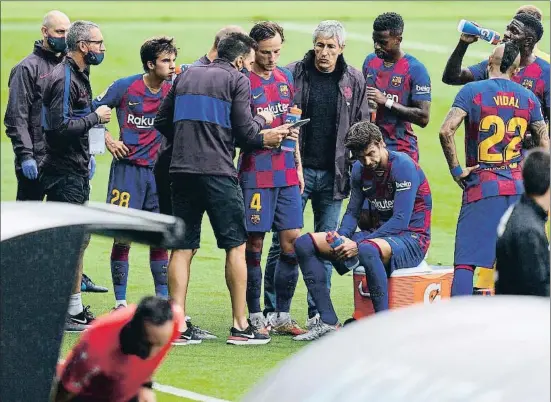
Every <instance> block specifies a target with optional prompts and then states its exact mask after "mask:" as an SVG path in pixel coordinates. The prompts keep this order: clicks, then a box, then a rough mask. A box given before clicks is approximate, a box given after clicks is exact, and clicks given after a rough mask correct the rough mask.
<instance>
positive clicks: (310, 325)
mask: <svg viewBox="0 0 551 402" xmlns="http://www.w3.org/2000/svg"><path fill="white" fill-rule="evenodd" d="M319 322H320V315H319V313H316V315H315V316H313V317H312V318H308V319H307V320H306V329H307V330H308V331H310V330H311V329H312V328H314V327H315V326H316V325H317V324H318V323H319Z"/></svg>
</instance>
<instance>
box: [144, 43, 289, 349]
mask: <svg viewBox="0 0 551 402" xmlns="http://www.w3.org/2000/svg"><path fill="white" fill-rule="evenodd" d="M255 49H256V42H255V41H254V40H253V39H251V38H250V37H249V36H247V35H245V34H242V33H232V34H229V35H227V36H226V37H225V38H224V39H222V40H221V41H220V43H219V45H218V58H217V59H215V60H214V61H213V62H212V63H211V64H209V65H198V66H190V67H189V68H188V69H187V70H186V72H185V74H181V75H179V76H178V77H177V78H176V80H175V83H174V85H173V87H172V89H171V90H170V92H169V93H168V95H167V97H166V98H165V100H164V101H163V104H162V105H161V108H160V110H159V112H158V114H157V117H156V119H155V128H156V129H157V130H159V131H160V132H161V134H163V135H164V136H165V137H167V139H168V140H169V141H172V142H173V144H174V145H173V151H172V161H171V164H170V170H169V171H170V179H171V182H172V209H173V214H174V215H175V216H178V217H180V218H182V220H183V221H184V224H185V233H184V237H183V241H182V245H181V246H180V249H179V250H174V251H173V254H172V257H171V259H170V265H169V267H168V281H169V290H170V296H171V298H173V299H174V301H175V302H176V303H178V304H179V305H180V306H181V307H182V308H183V309H184V311H185V299H186V290H187V283H188V279H189V269H190V264H191V259H192V258H193V254H194V252H195V251H196V250H197V249H198V248H199V243H200V234H201V220H202V217H203V214H204V212H205V211H206V212H207V215H208V216H209V219H210V222H211V224H212V227H213V230H214V234H215V236H216V240H217V244H218V247H219V248H222V249H225V250H226V281H227V284H228V288H229V291H230V295H231V299H232V312H233V325H234V327H233V328H232V329H231V334H230V338H228V343H233V344H249V345H251V344H265V343H268V342H269V340H270V338H269V337H268V336H265V335H262V334H259V333H258V332H257V331H256V329H255V328H254V327H252V326H250V325H249V324H248V323H247V318H246V303H245V296H246V287H247V268H246V263H245V241H246V239H247V231H246V228H245V206H244V203H243V194H242V192H241V188H240V187H239V185H238V183H237V171H236V169H235V166H234V163H233V155H234V154H235V143H236V142H237V143H238V144H241V145H243V144H247V145H249V146H256V147H258V148H261V147H264V146H278V145H279V143H280V142H281V139H282V138H283V135H281V133H283V132H285V133H288V132H289V129H288V126H283V127H279V128H277V129H273V130H270V131H272V132H273V131H275V132H280V133H279V134H277V135H275V137H272V136H271V133H270V134H261V130H262V128H263V126H265V125H269V124H271V123H272V120H273V115H272V114H271V113H270V112H260V113H258V114H257V115H256V116H255V117H253V116H252V114H251V107H250V91H251V88H250V82H249V80H248V78H247V77H246V76H245V75H244V74H242V73H241V72H240V71H241V70H242V69H243V68H245V69H247V70H248V71H250V70H251V66H252V63H253V62H254V54H255ZM181 330H182V331H183V333H182V338H181V340H180V343H186V342H190V343H191V342H195V340H194V339H193V331H191V328H187V326H186V325H183V327H182V328H181Z"/></svg>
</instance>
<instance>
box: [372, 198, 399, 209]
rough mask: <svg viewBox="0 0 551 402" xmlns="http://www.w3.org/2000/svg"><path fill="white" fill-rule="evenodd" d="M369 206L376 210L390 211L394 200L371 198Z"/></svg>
mask: <svg viewBox="0 0 551 402" xmlns="http://www.w3.org/2000/svg"><path fill="white" fill-rule="evenodd" d="M371 206H372V207H373V208H376V209H377V210H378V211H391V210H392V208H394V200H371Z"/></svg>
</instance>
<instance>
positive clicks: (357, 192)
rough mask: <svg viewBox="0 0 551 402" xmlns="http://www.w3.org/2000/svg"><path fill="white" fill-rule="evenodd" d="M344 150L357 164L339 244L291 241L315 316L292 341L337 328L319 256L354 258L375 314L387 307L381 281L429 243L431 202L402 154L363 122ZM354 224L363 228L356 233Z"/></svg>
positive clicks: (313, 238) (318, 239) (416, 258)
mask: <svg viewBox="0 0 551 402" xmlns="http://www.w3.org/2000/svg"><path fill="white" fill-rule="evenodd" d="M345 146H346V148H347V149H349V150H350V151H351V152H352V156H353V158H354V159H357V162H356V163H355V164H354V166H353V168H352V175H351V179H350V181H351V194H350V201H349V204H348V207H347V209H346V213H345V214H344V217H343V219H342V222H341V226H340V228H339V229H338V231H337V232H338V234H339V235H340V236H342V237H343V238H344V243H343V244H341V245H340V246H338V247H336V248H334V249H332V248H331V247H330V245H329V244H328V243H327V241H326V233H324V232H322V233H308V234H306V235H303V236H301V237H299V238H298V239H297V241H296V243H295V250H296V253H297V257H298V260H299V265H300V269H301V270H302V275H303V277H304V281H305V283H306V286H307V288H308V291H309V292H310V294H311V295H312V297H313V299H314V301H315V303H316V307H317V308H318V310H319V312H320V318H321V320H320V322H319V323H318V324H317V325H316V326H315V327H313V328H312V329H311V330H310V331H308V332H307V333H306V334H303V335H299V336H296V337H294V338H293V339H295V340H298V341H302V340H313V339H317V338H319V337H320V336H322V335H324V334H326V333H328V332H331V331H334V330H336V329H337V328H338V327H339V326H340V324H339V322H338V319H337V315H336V314H335V310H334V309H333V304H332V302H331V298H330V296H329V290H328V289H327V286H326V279H325V275H326V272H325V270H324V265H323V259H324V258H325V259H329V260H331V261H333V265H334V266H336V267H337V266H340V268H342V267H343V262H344V261H345V260H347V259H350V258H358V259H359V261H360V265H362V266H363V267H364V268H365V272H366V276H367V283H368V288H369V292H370V294H371V299H372V301H373V307H374V308H375V311H376V312H379V311H383V310H387V309H388V292H387V290H388V281H387V277H388V276H389V275H390V274H391V273H392V271H394V270H395V269H399V268H409V267H416V266H418V265H419V264H420V263H421V262H422V261H423V258H424V257H425V254H426V253H427V250H428V248H429V244H430V220H431V210H432V198H431V192H430V187H429V183H428V181H427V179H426V177H425V174H424V173H423V171H422V170H421V168H420V167H419V165H417V163H415V162H414V161H413V160H412V159H411V158H410V157H409V156H408V155H406V154H405V153H401V152H394V151H389V150H387V149H386V146H385V143H384V141H383V137H382V134H381V132H380V131H379V128H378V127H377V126H376V125H375V124H373V123H370V122H368V121H362V122H359V123H356V124H354V125H353V126H352V127H351V128H350V130H349V131H348V133H347V135H346V139H345ZM364 217H368V220H369V224H368V225H367V226H366V225H365V224H364V222H363V221H364ZM360 218H361V219H360ZM359 223H360V228H361V229H367V230H360V231H359V232H356V228H357V227H358V224H359Z"/></svg>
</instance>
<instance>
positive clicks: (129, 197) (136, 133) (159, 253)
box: [93, 37, 178, 307]
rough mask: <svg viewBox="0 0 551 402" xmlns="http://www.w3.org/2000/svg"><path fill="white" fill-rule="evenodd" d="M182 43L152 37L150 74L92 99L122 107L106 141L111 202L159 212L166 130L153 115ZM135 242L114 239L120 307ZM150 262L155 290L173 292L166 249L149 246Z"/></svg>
mask: <svg viewBox="0 0 551 402" xmlns="http://www.w3.org/2000/svg"><path fill="white" fill-rule="evenodd" d="M177 53H178V51H177V49H176V47H175V45H174V42H173V39H172V38H167V37H159V38H152V39H149V40H147V41H146V42H145V43H144V44H143V45H142V47H141V49H140V56H141V61H142V64H143V68H144V71H145V74H136V75H132V76H130V77H126V78H121V79H119V80H117V81H115V82H114V83H113V84H111V86H110V87H109V88H107V90H106V91H105V92H104V93H103V94H101V95H99V96H98V97H97V98H96V99H95V100H94V101H93V107H94V110H95V109H96V108H98V107H100V106H101V105H107V106H109V107H110V108H117V119H118V122H119V127H120V140H119V141H117V140H113V139H112V138H111V135H110V134H109V133H106V136H105V139H106V145H107V147H108V149H109V151H110V152H111V153H112V154H113V162H112V164H111V172H110V174H109V188H108V194H107V202H108V203H111V204H114V205H118V206H121V207H125V208H135V209H141V210H145V211H150V212H159V201H158V197H157V187H156V184H155V178H154V175H153V165H154V164H155V160H156V157H157V153H158V150H159V147H160V144H161V134H160V133H159V132H158V131H157V130H156V129H155V128H154V127H153V121H154V120H155V115H156V114H157V111H158V109H159V107H160V106H161V102H162V101H163V99H164V98H165V96H166V95H167V94H168V91H169V90H170V87H171V82H170V81H169V80H170V79H171V78H172V75H173V74H174V71H175V67H176V65H175V59H176V56H177ZM129 251H130V243H129V242H127V241H125V240H123V239H115V241H114V243H113V248H112V250H111V275H112V279H113V287H114V291H115V299H116V300H115V307H119V306H126V287H127V281H128V270H129V266H128V254H129ZM149 255H150V257H149V259H150V267H151V273H152V275H153V281H154V283H155V293H156V294H157V295H158V296H163V297H168V288H167V266H168V253H167V251H166V250H165V249H162V248H156V247H152V248H151V249H150V254H149Z"/></svg>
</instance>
